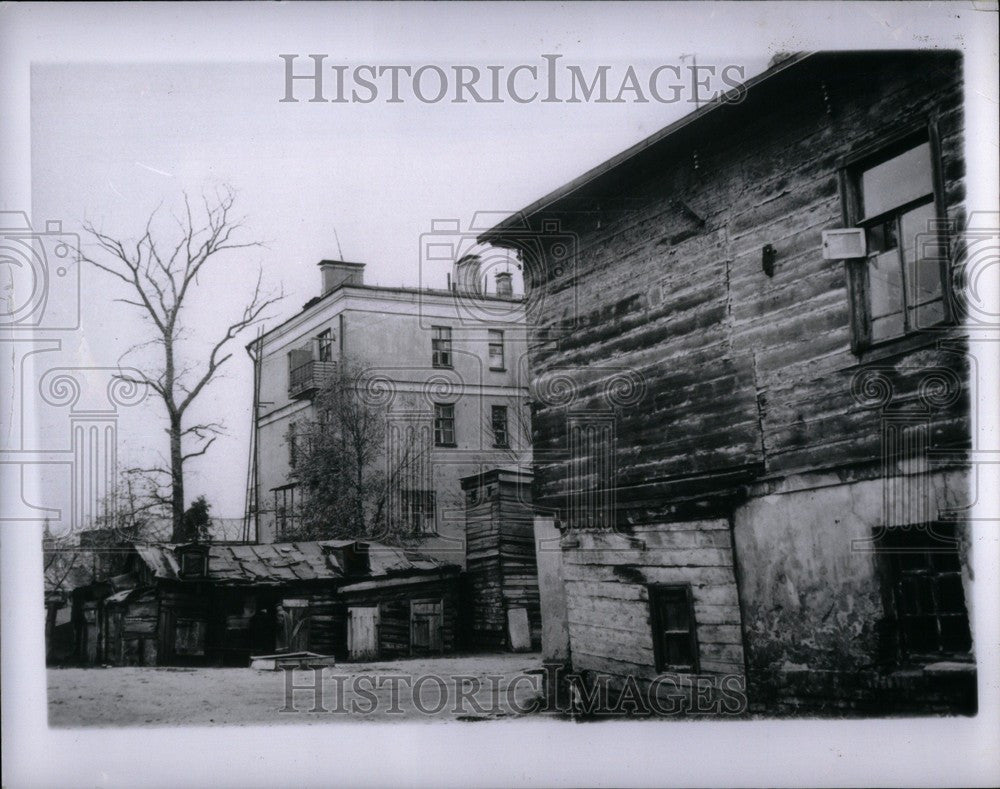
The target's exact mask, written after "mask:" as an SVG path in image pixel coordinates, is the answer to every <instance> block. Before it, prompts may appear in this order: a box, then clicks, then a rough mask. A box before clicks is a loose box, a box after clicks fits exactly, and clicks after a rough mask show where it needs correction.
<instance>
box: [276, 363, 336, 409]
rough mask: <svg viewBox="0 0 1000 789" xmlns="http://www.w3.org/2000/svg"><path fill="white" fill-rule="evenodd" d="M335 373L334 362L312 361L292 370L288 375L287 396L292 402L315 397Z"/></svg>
mask: <svg viewBox="0 0 1000 789" xmlns="http://www.w3.org/2000/svg"><path fill="white" fill-rule="evenodd" d="M336 372H337V363H336V362H333V361H331V362H319V361H316V360H315V359H312V360H310V361H308V362H303V363H302V364H300V365H299V366H298V367H294V368H292V370H291V371H290V372H289V374H288V396H289V397H290V398H292V399H293V400H302V399H304V398H307V397H315V395H316V392H318V391H319V390H320V389H322V388H323V387H324V386H325V385H326V383H327V381H329V380H330V378H331V377H332V376H333V375H334V374H335V373H336Z"/></svg>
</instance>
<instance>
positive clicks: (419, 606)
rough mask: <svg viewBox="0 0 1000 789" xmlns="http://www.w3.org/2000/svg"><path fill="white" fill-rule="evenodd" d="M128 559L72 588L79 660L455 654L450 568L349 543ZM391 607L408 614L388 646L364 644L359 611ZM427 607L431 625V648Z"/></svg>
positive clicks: (140, 549) (145, 552)
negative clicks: (121, 570) (124, 568)
mask: <svg viewBox="0 0 1000 789" xmlns="http://www.w3.org/2000/svg"><path fill="white" fill-rule="evenodd" d="M131 559H132V565H131V570H130V572H128V573H126V574H124V575H121V576H117V577H115V578H111V579H107V580H104V581H101V582H99V583H94V584H90V585H87V586H83V587H81V588H78V589H76V590H74V592H73V616H74V622H75V623H76V631H77V649H76V652H77V659H78V661H79V662H82V663H84V664H95V663H104V664H110V665H204V664H213V665H219V664H225V665H247V662H248V659H249V657H250V656H251V655H253V654H272V653H274V652H276V651H278V652H281V651H287V652H297V651H306V650H307V651H311V652H317V653H319V654H324V655H334V656H336V657H338V658H340V659H352V658H357V659H361V658H365V659H367V658H372V657H383V656H384V657H400V656H405V655H410V654H426V653H428V652H432V651H437V652H444V651H446V650H452V649H454V646H455V639H454V637H453V634H454V621H455V610H456V605H457V603H456V598H455V594H454V590H455V589H456V588H457V586H458V581H457V578H458V574H459V572H460V569H459V567H458V566H457V565H447V564H445V563H443V562H440V561H437V560H435V559H431V558H428V557H425V556H422V555H420V554H417V553H415V552H412V551H407V550H404V549H401V548H395V547H391V546H387V545H380V544H377V543H367V542H355V541H348V540H327V541H316V542H298V543H270V544H266V545H215V544H209V545H205V544H188V545H173V544H167V543H156V544H144V545H136V546H134V553H133V554H132V557H131ZM390 600H391V601H392V604H393V605H394V606H395V607H394V608H393V609H392V610H393V611H398V610H399V609H400V608H403V607H407V608H408V610H409V609H410V608H412V609H413V610H414V611H415V612H417V613H416V615H415V616H413V617H411V618H409V619H407V621H406V623H405V624H404V625H398V626H397V627H396V628H395V629H394V630H393V631H392V636H391V638H390V637H389V635H388V634H387V635H386V638H385V639H384V640H382V639H380V635H381V634H380V632H379V631H378V630H377V629H372V631H371V633H370V635H368V636H366V635H365V633H364V626H363V625H364V623H363V622H362V621H361V620H362V619H363V615H364V613H366V612H368V611H371V610H372V609H376V610H378V609H379V608H380V607H382V606H383V605H384V604H387V603H386V601H390ZM429 601H433V602H436V603H437V609H436V610H437V614H438V619H439V621H438V623H437V624H439V625H440V629H439V630H436V631H434V634H433V635H434V637H433V639H429V636H428V632H429V628H430V627H432V626H433V623H428V622H427V621H426V619H427V617H426V616H424V612H425V611H426V608H427V603H428V602H429ZM382 619H384V620H386V621H391V620H392V617H391V616H388V615H387V616H384V617H382ZM372 624H373V625H375V624H378V618H377V617H376V618H375V621H374V622H372ZM394 624H395V623H394ZM383 643H384V644H387V645H388V648H386V649H383Z"/></svg>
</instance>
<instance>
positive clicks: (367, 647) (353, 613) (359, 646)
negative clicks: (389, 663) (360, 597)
mask: <svg viewBox="0 0 1000 789" xmlns="http://www.w3.org/2000/svg"><path fill="white" fill-rule="evenodd" d="M347 652H348V654H349V655H350V657H351V660H374V659H376V658H378V606H352V607H351V608H349V609H348V610H347Z"/></svg>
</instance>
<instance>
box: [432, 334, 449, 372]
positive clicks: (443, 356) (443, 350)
mask: <svg viewBox="0 0 1000 789" xmlns="http://www.w3.org/2000/svg"><path fill="white" fill-rule="evenodd" d="M451 362H452V360H451V327H450V326H432V327H431V364H433V365H434V367H451V366H452V363H451Z"/></svg>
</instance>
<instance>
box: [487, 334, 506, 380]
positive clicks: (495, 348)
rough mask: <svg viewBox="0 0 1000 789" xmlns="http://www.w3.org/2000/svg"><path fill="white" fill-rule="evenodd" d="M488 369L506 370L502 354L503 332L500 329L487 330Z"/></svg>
mask: <svg viewBox="0 0 1000 789" xmlns="http://www.w3.org/2000/svg"><path fill="white" fill-rule="evenodd" d="M489 356H490V369H491V370H503V369H506V365H505V363H504V352H503V332H502V331H501V330H500V329H490V330H489Z"/></svg>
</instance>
